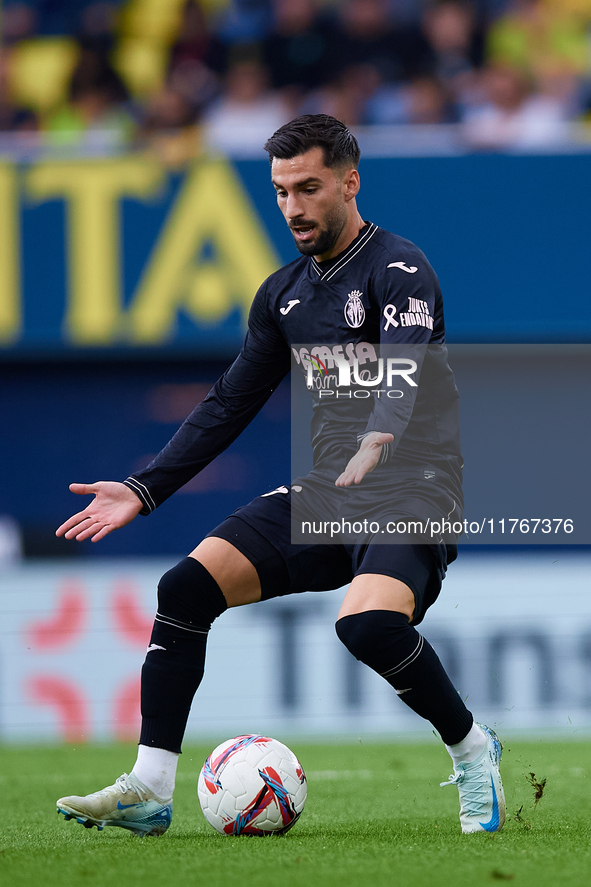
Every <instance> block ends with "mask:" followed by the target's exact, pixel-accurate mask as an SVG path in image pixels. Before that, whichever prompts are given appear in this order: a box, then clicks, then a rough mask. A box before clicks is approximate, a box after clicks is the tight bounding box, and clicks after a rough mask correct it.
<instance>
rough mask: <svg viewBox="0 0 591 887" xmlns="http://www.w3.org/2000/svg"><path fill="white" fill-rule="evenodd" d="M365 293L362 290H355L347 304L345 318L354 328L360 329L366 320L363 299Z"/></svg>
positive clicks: (350, 294)
mask: <svg viewBox="0 0 591 887" xmlns="http://www.w3.org/2000/svg"><path fill="white" fill-rule="evenodd" d="M362 295H363V293H362V292H361V290H353V291H352V292H350V293H349V298H348V299H347V303H346V305H345V320H346V321H347V323H348V324H349V326H350V327H352V329H354V330H356V329H358V328H359V327H360V326H361V325H362V324H363V321H364V320H365V308H364V306H363V302H362V301H361V296H362Z"/></svg>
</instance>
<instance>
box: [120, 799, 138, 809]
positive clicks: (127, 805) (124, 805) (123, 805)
mask: <svg viewBox="0 0 591 887" xmlns="http://www.w3.org/2000/svg"><path fill="white" fill-rule="evenodd" d="M130 807H135V804H122V803H121V801H117V810H129V808H130Z"/></svg>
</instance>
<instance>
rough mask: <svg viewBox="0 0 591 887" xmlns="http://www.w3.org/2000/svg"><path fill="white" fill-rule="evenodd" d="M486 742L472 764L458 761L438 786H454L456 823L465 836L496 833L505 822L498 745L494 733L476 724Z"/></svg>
mask: <svg viewBox="0 0 591 887" xmlns="http://www.w3.org/2000/svg"><path fill="white" fill-rule="evenodd" d="M478 726H479V727H480V728H481V730H482V731H483V732H484V734H485V736H486V739H487V742H486V745H485V747H484V750H483V752H482V754H481V755H480V756H479V757H478V758H476V760H475V761H473V762H472V763H464V762H461V763H459V764H457V766H454V772H453V773H452V775H451V776H450V777H449V780H448V781H447V782H442V783H441V785H457V787H458V792H459V794H460V824H461V826H462V832H463V833H464V834H465V835H470V834H473V833H474V832H500V831H501V829H502V828H503V825H504V822H505V795H504V793H503V783H502V782H501V773H500V771H499V765H500V763H501V743H500V742H499V739H498V737H497V734H496V733H495V732H494V730H491V729H490V727H485V726H484V724H479V725H478Z"/></svg>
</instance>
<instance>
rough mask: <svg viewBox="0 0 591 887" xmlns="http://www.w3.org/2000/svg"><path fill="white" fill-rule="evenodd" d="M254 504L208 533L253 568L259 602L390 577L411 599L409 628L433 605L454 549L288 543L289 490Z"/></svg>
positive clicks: (289, 528) (444, 546) (453, 555)
mask: <svg viewBox="0 0 591 887" xmlns="http://www.w3.org/2000/svg"><path fill="white" fill-rule="evenodd" d="M283 489H284V490H285V492H275V493H273V494H272V495H269V494H266V495H264V496H258V497H257V498H256V499H253V500H252V502H250V503H249V504H248V505H244V506H242V507H241V508H238V509H237V510H236V511H235V512H234V514H233V515H230V517H228V518H226V520H225V521H223V522H222V523H221V524H220V525H219V526H217V527H216V528H215V529H214V530H212V531H211V532H210V533H208V534H207V535H208V536H215V537H217V538H219V539H225V540H226V541H228V542H230V543H231V544H232V545H233V546H234V547H235V548H237V549H238V551H240V552H241V553H242V554H244V555H245V557H247V558H248V560H249V561H250V562H251V563H252V564H253V565H254V567H255V569H256V570H257V573H258V574H259V579H260V582H261V592H262V599H263V600H268V599H269V598H273V597H279V596H281V595H287V594H298V593H301V592H304V591H330V590H331V589H335V588H340V587H341V586H343V585H347V584H348V583H349V582H351V580H352V579H353V578H354V577H355V576H358V575H360V574H362V573H377V574H380V575H383V576H391V577H392V578H393V579H399V580H400V581H401V582H404V583H405V584H406V585H408V587H409V588H410V589H411V591H412V592H413V594H414V597H415V613H414V618H413V624H414V625H418V623H419V622H422V620H423V618H424V616H425V613H426V612H427V609H428V608H429V607H430V606H431V605H432V604H433V603H434V602H435V601H436V600H437V597H438V596H439V592H440V591H441V583H442V582H443V579H444V578H445V573H446V570H447V565H448V563H451V562H452V561H454V560H455V559H456V557H457V547H456V546H455V545H445V544H444V543H439V544H437V543H435V544H425V545H418V544H409V545H406V544H400V543H399V544H395V545H378V544H375V545H372V544H357V545H346V544H335V545H331V544H322V545H319V544H307V545H294V544H292V542H291V505H290V495H291V491H290V490H289V489H288V488H287V487H285V488H283Z"/></svg>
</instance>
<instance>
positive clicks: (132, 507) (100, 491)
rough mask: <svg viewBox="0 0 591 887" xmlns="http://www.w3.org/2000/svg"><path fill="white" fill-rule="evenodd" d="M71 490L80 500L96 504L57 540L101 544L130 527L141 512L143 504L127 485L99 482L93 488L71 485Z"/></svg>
mask: <svg viewBox="0 0 591 887" xmlns="http://www.w3.org/2000/svg"><path fill="white" fill-rule="evenodd" d="M70 490H71V491H72V492H73V493H77V494H78V495H79V496H92V495H94V499H93V501H92V502H91V503H90V505H87V506H86V508H85V509H84V511H79V512H78V513H77V514H74V515H72V517H71V518H70V519H69V520H67V521H66V522H65V523H63V524H62V525H61V527H58V528H57V530H56V531H55V535H56V536H65V537H66V539H76V540H77V541H78V542H83V541H84V539H91V540H92V542H98V541H99V540H100V539H103V538H104V537H105V536H107V535H108V534H109V533H112V532H113V530H118V529H119V528H120V527H124V526H125V524H128V523H130V522H131V521H132V520H133V519H134V517H137V515H138V514H139V513H140V511H141V510H142V503H141V502H140V499H139V498H138V496H136V494H135V493H134V492H133V491H132V490H130V489H129V487H126V486H125V484H122V483H119V482H117V481H111V480H99V481H97V482H96V483H94V484H70Z"/></svg>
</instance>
